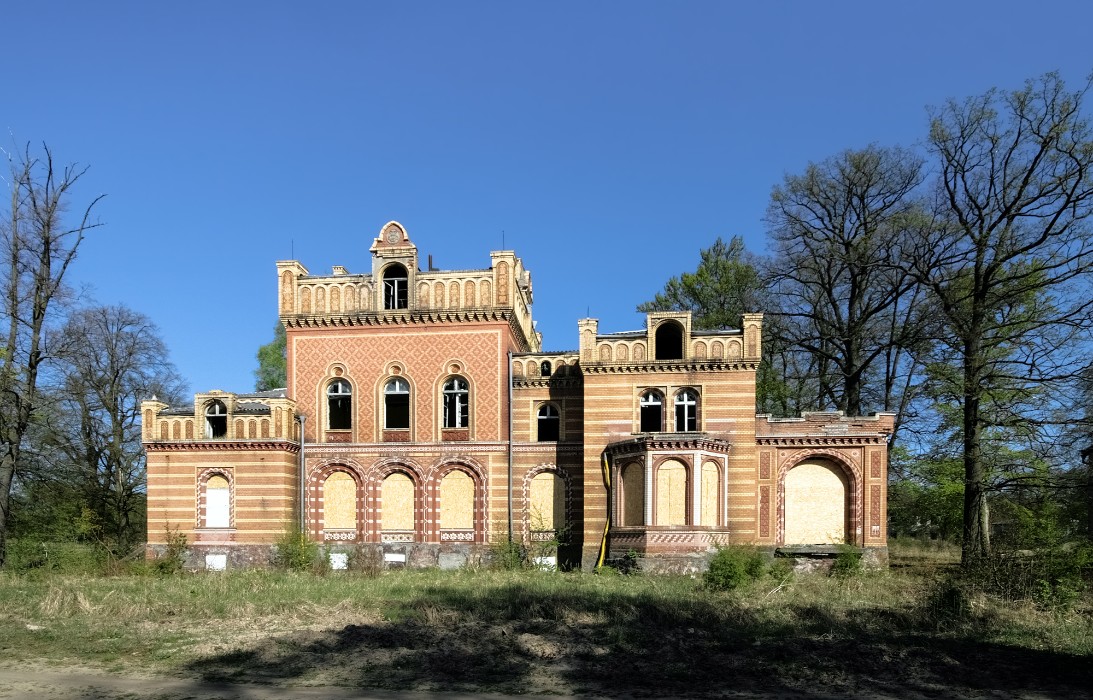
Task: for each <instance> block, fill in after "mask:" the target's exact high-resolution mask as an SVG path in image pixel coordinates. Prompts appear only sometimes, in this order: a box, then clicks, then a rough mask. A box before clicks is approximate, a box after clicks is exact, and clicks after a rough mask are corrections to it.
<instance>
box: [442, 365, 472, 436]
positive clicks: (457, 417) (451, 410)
mask: <svg viewBox="0 0 1093 700" xmlns="http://www.w3.org/2000/svg"><path fill="white" fill-rule="evenodd" d="M469 396H470V394H469V393H468V391H467V381H466V380H465V379H461V378H459V377H453V378H452V379H449V380H448V381H447V382H446V383H445V384H444V427H445V428H466V427H467V426H468V425H469V423H468V412H469V410H468V408H467V407H468V405H469V401H468V400H467V399H468V398H469Z"/></svg>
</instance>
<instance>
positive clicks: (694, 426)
mask: <svg viewBox="0 0 1093 700" xmlns="http://www.w3.org/2000/svg"><path fill="white" fill-rule="evenodd" d="M696 430H698V395H697V394H695V393H694V392H693V391H691V390H690V389H684V390H683V391H681V392H679V393H678V394H676V432H677V433H690V432H694V431H696Z"/></svg>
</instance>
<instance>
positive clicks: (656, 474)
mask: <svg viewBox="0 0 1093 700" xmlns="http://www.w3.org/2000/svg"><path fill="white" fill-rule="evenodd" d="M665 462H678V463H679V464H682V465H683V473H684V479H685V486H684V501H683V522H684V524H685V525H690V524H691V522H692V520H693V515H694V483H695V469H696V467H695V463H694V459H693V455H689V454H679V453H669V454H660V455H655V456H654V457H653V464H652V470H653V493H652V503H653V520H652V522H651V523H646V525H656V523H657V521H658V520H659V514H658V512H657V505H658V503H659V496H660V494H659V493H658V492H659V490H660V468H661V467H662V466H663V465H664V463H665ZM697 468H698V469H701V465H699V466H698V467H697Z"/></svg>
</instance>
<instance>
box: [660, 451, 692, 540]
mask: <svg viewBox="0 0 1093 700" xmlns="http://www.w3.org/2000/svg"><path fill="white" fill-rule="evenodd" d="M656 523H657V525H686V524H687V468H686V467H685V466H683V465H682V464H681V463H679V462H677V461H675V460H669V461H667V462H665V463H664V464H662V465H660V469H658V470H657V514H656Z"/></svg>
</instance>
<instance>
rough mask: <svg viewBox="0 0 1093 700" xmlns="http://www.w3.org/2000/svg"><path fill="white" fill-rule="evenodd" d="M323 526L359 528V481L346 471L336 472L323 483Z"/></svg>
mask: <svg viewBox="0 0 1093 700" xmlns="http://www.w3.org/2000/svg"><path fill="white" fill-rule="evenodd" d="M323 527H324V528H325V529H327V530H355V529H356V528H357V482H356V481H354V480H353V477H351V476H349V475H348V474H346V473H345V472H334V473H333V474H331V475H330V476H328V477H327V478H326V482H325V483H324V484H323Z"/></svg>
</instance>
